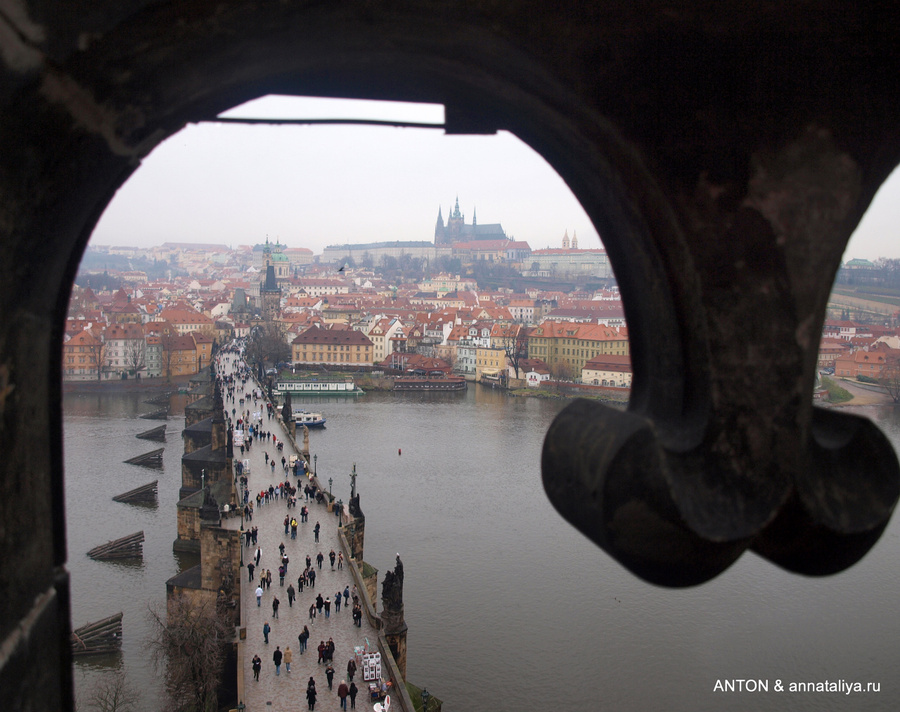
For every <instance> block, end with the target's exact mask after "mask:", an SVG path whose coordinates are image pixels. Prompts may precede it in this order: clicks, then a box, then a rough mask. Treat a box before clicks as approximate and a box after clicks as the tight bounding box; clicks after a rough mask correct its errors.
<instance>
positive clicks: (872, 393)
mask: <svg viewBox="0 0 900 712" xmlns="http://www.w3.org/2000/svg"><path fill="white" fill-rule="evenodd" d="M839 381H840V385H841V388H843V389H845V390H846V391H847V392H848V393H850V395H852V396H853V397H852V398H851V399H850V400H848V401H844V402H843V403H832V404H831V407H832V408H841V407H843V406H848V405H897V403H896V402H895V401H894V399H893V398H891V396H889V395H888V394H887V393H885V392H883V391H878V390H874V389H873V388H871V387H867V386H865V385H863V384H861V383H857V382H856V381H850V380H847V379H843V378H841V379H839Z"/></svg>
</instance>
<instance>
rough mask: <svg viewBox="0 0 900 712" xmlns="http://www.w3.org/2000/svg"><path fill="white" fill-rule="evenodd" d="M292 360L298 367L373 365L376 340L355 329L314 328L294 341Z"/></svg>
mask: <svg viewBox="0 0 900 712" xmlns="http://www.w3.org/2000/svg"><path fill="white" fill-rule="evenodd" d="M291 358H292V360H293V362H294V363H295V364H298V365H310V366H317V365H323V364H324V365H327V366H371V365H372V340H371V339H370V338H369V337H368V336H366V335H365V334H363V333H362V332H361V331H354V330H353V329H323V328H321V327H319V326H311V327H309V328H308V329H307V330H306V331H304V332H303V333H302V334H300V336H298V337H297V338H296V339H294V340H293V341H292V342H291Z"/></svg>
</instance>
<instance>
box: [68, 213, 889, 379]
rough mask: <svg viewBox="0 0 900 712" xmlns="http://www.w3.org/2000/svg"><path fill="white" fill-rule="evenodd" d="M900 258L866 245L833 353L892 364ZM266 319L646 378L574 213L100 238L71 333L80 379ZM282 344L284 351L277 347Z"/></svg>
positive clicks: (834, 314)
mask: <svg viewBox="0 0 900 712" xmlns="http://www.w3.org/2000/svg"><path fill="white" fill-rule="evenodd" d="M895 263H900V261H895V260H879V261H877V262H869V261H867V260H849V261H848V262H847V263H846V264H845V265H844V266H843V267H842V269H841V272H840V274H839V276H838V279H837V282H836V285H835V292H834V294H833V295H832V301H831V303H830V304H829V318H828V319H827V321H826V324H825V326H824V329H823V334H822V341H821V347H820V353H819V363H818V367H819V368H820V369H822V370H824V371H826V372H830V373H833V374H834V375H835V376H838V377H844V378H852V379H856V378H858V377H859V376H863V379H871V380H873V381H878V380H879V379H883V378H885V377H886V375H890V374H891V373H893V371H894V370H896V363H897V361H898V360H900V333H898V328H897V327H898V324H900V279H898V278H900V269H896V267H897V265H896V264H895ZM254 332H255V333H257V334H259V333H262V332H265V333H266V334H267V335H268V337H269V338H270V339H272V338H274V340H275V341H276V342H277V344H276V347H275V348H274V349H272V348H270V349H269V351H270V352H271V354H270V358H271V360H272V361H273V365H274V361H275V360H278V361H280V362H282V363H283V364H284V365H287V363H290V365H291V366H292V367H294V368H300V369H320V368H326V369H342V370H347V369H369V370H372V369H392V370H397V369H398V368H399V369H400V370H403V371H418V372H425V371H427V372H431V373H436V372H441V373H445V374H451V373H453V374H457V375H463V376H465V377H466V378H467V379H470V380H477V381H483V382H488V383H492V384H499V385H503V386H509V387H516V386H520V387H527V386H531V387H539V386H540V385H541V384H542V383H545V382H547V381H550V380H555V381H561V380H562V381H574V382H580V383H583V384H586V385H589V386H597V387H605V388H620V389H628V388H630V385H631V378H632V370H631V361H630V351H629V343H628V329H627V325H626V323H625V317H624V310H623V306H622V303H621V300H620V297H619V292H618V287H617V285H616V282H615V277H614V275H613V273H612V269H611V266H610V264H609V261H608V258H607V255H606V251H605V250H604V249H602V248H601V249H583V248H579V246H578V238H577V235H576V234H575V233H574V232H573V234H572V235H571V236H570V235H569V234H568V231H566V230H563V234H562V235H561V237H560V238H559V247H557V248H549V249H541V250H532V249H531V248H530V246H529V245H528V243H527V242H521V241H517V240H514V239H512V238H511V237H509V236H507V234H506V233H505V231H504V230H503V228H502V226H501V225H500V224H499V223H488V224H479V223H478V222H477V217H476V216H475V215H474V214H473V216H472V220H471V222H468V223H467V222H466V220H465V217H464V215H463V214H462V213H461V212H460V210H459V202H458V200H457V201H456V204H455V206H454V208H453V210H452V211H451V212H450V214H449V215H448V217H447V219H446V221H445V219H444V217H443V215H442V211H441V210H440V209H438V214H437V220H436V223H435V227H434V237H433V241H421V242H375V243H366V244H345V245H331V246H328V247H326V248H325V249H324V250H323V252H322V254H320V255H316V254H314V253H313V252H312V251H311V250H309V249H306V248H303V247H288V246H287V245H284V244H281V243H279V242H274V241H270V240H269V239H268V238H267V237H266V238H264V239H263V240H262V241H260V242H258V243H257V244H254V245H241V246H238V247H236V248H231V247H229V246H226V245H222V244H202V243H196V244H195V243H176V242H166V243H163V244H162V245H158V246H154V247H146V248H138V247H113V246H94V245H91V246H89V247H88V249H87V251H86V253H85V256H84V259H83V261H82V265H81V269H80V271H79V274H78V277H77V279H76V284H75V286H74V288H73V292H72V297H71V302H70V309H69V318H68V320H67V322H66V329H65V342H64V344H63V377H64V380H66V381H97V380H99V381H108V380H113V379H129V378H167V379H170V378H179V377H184V376H189V375H192V374H195V373H197V372H198V371H199V370H200V369H202V368H204V367H207V366H209V364H210V361H211V358H212V354H213V349H214V344H216V343H218V344H223V343H226V342H227V341H229V340H231V339H234V338H245V337H248V336H250V335H251V333H254ZM275 354H278V356H275Z"/></svg>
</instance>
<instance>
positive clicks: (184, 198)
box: [92, 97, 900, 259]
mask: <svg viewBox="0 0 900 712" xmlns="http://www.w3.org/2000/svg"><path fill="white" fill-rule="evenodd" d="M224 116H241V117H254V118H369V119H373V118H374V119H382V118H390V119H401V120H405V121H415V122H427V123H441V122H442V121H443V108H442V107H440V106H429V105H416V104H390V103H385V102H368V101H366V102H362V101H350V100H340V99H337V100H335V99H308V98H296V97H265V98H263V99H259V100H257V101H255V102H250V103H249V104H245V105H243V106H242V107H236V108H235V109H232V110H231V111H230V112H227V113H226V114H224ZM892 184H893V185H892ZM457 196H458V197H459V207H460V210H461V211H462V212H463V214H464V215H465V218H466V222H467V223H471V221H472V213H473V211H477V218H478V222H479V223H497V222H499V223H501V224H502V226H503V228H504V230H506V233H507V235H509V236H510V237H512V238H514V239H517V240H524V241H526V242H528V243H529V245H530V246H531V248H532V249H540V248H544V247H559V246H561V241H562V237H563V234H564V232H566V231H568V232H569V235H570V236H571V235H572V234H573V233H577V235H578V242H579V247H599V246H600V245H601V243H600V238H599V236H598V235H597V231H596V230H595V229H594V228H593V226H592V225H591V222H590V220H589V219H588V217H587V215H586V214H585V212H584V210H583V209H582V208H581V206H580V205H579V203H578V201H576V200H575V198H574V197H573V196H572V194H571V192H570V191H569V189H568V187H567V186H566V185H565V183H564V182H563V181H562V179H561V178H559V176H558V175H557V174H556V172H555V171H554V170H553V169H552V168H550V166H549V165H548V164H547V163H546V162H545V161H544V159H543V158H541V157H540V156H539V155H538V154H537V153H535V152H534V151H532V150H531V149H530V148H529V147H528V146H526V145H525V144H524V143H522V142H521V141H519V140H518V139H517V138H515V137H514V136H512V135H510V134H507V133H499V134H497V135H496V136H445V135H444V134H443V132H442V131H441V130H439V129H409V128H402V129H401V128H381V127H366V126H358V125H354V126H280V127H272V126H246V125H223V124H199V125H193V126H189V127H187V128H186V129H184V130H183V131H181V132H179V133H178V134H176V135H174V136H172V137H171V138H170V139H169V140H167V141H166V142H164V143H163V144H161V145H160V146H158V147H157V148H156V149H155V150H154V151H153V153H152V154H150V156H148V157H147V158H146V159H145V160H144V162H143V164H142V165H141V167H140V168H139V169H138V170H137V171H135V173H134V174H133V175H132V177H131V178H130V179H129V180H128V181H127V182H126V183H125V185H123V186H122V187H121V189H120V190H119V192H118V193H117V194H116V196H115V198H114V199H113V200H112V202H111V203H110V205H109V206H108V207H107V209H106V212H105V213H104V214H103V216H102V218H101V219H100V222H99V223H98V224H97V227H96V229H95V230H94V234H93V237H92V242H93V243H95V244H99V245H138V246H152V245H158V244H161V243H163V242H207V243H221V244H226V245H231V246H233V247H236V246H238V245H248V244H255V243H257V242H262V241H264V240H265V239H266V237H269V239H271V240H280V241H281V242H282V243H283V244H286V245H287V246H288V247H307V248H309V249H311V250H313V252H315V253H317V254H319V253H321V252H322V249H323V248H324V247H325V246H327V245H334V244H343V243H348V242H350V243H353V242H381V241H386V240H429V241H430V240H432V239H433V237H434V225H435V220H436V219H437V212H438V208H439V207H440V208H441V210H442V213H443V217H444V220H445V221H446V219H447V216H448V214H449V212H450V210H452V208H453V204H454V202H455V200H456V197H457ZM898 197H900V179H898V177H897V176H896V174H895V176H893V177H892V179H891V180H889V181H888V182H887V183H886V184H885V185H884V186H883V187H882V190H881V191H880V192H879V195H878V196H877V197H876V200H875V202H874V203H873V205H872V206H871V207H870V209H869V211H868V212H867V214H866V217H865V219H864V220H863V222H862V223H861V225H860V227H859V229H858V230H857V233H856V235H855V236H854V238H853V240H852V241H851V243H850V247H849V248H848V250H847V253H846V255H845V257H847V258H850V257H864V258H867V259H875V258H877V257H881V256H887V257H900V240H898V239H897V237H896V236H897V228H896V226H897V225H898V224H900V199H898Z"/></svg>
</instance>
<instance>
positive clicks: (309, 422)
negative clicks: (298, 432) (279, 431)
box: [294, 410, 325, 428]
mask: <svg viewBox="0 0 900 712" xmlns="http://www.w3.org/2000/svg"><path fill="white" fill-rule="evenodd" d="M294 422H295V423H296V424H297V427H298V428H299V427H301V426H303V425H305V426H306V427H307V428H322V427H324V426H325V416H324V415H322V414H321V413H310V412H309V411H306V410H295V411H294Z"/></svg>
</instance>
